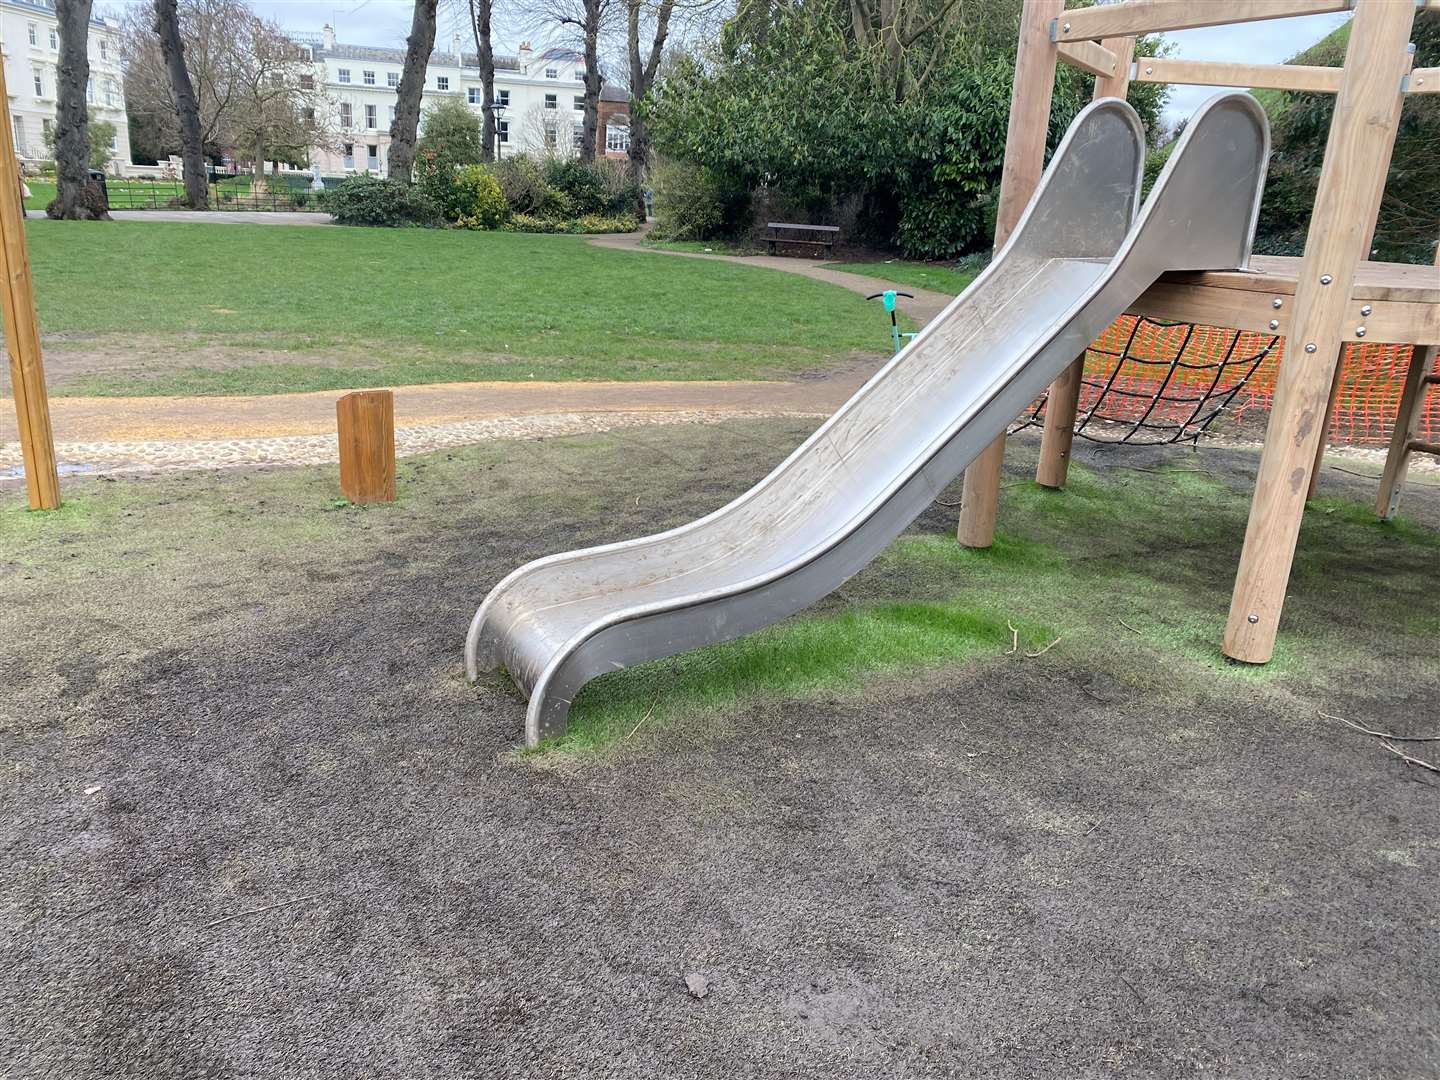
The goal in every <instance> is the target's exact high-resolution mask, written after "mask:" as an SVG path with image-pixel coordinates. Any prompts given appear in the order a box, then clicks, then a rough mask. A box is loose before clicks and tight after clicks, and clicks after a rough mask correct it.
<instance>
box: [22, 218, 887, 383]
mask: <svg viewBox="0 0 1440 1080" xmlns="http://www.w3.org/2000/svg"><path fill="white" fill-rule="evenodd" d="M27 232H28V235H29V238H30V246H31V253H32V265H33V267H34V273H35V281H36V294H37V298H38V301H39V308H40V320H41V327H42V330H43V332H44V334H45V335H46V337H47V342H46V345H47V350H48V351H49V352H50V353H54V354H60V355H61V356H62V357H63V354H64V353H65V352H67V351H70V350H80V351H82V352H83V351H84V350H86V349H87V348H95V347H100V346H104V347H105V348H106V349H108V350H110V352H111V354H112V355H111V360H112V362H111V363H109V364H107V365H105V367H106V368H107V369H108V370H103V371H100V372H99V373H89V374H86V373H85V368H84V365H79V370H78V371H77V373H76V374H75V375H74V376H72V377H69V378H61V379H60V380H59V385H58V387H57V391H58V392H59V393H72V394H73V393H82V394H111V395H113V394H187V393H188V394H236V393H272V392H281V391H286V390H328V389H338V388H342V387H349V386H360V385H392V384H406V383H418V382H440V381H455V380H467V379H530V378H535V379H743V378H783V377H787V376H790V375H794V374H796V373H798V372H801V371H808V370H814V369H816V368H821V367H824V366H826V365H830V364H838V363H844V362H848V361H849V360H851V359H852V358H853V357H854V356H855V355H856V354H857V353H866V354H869V353H873V352H874V351H875V349H876V334H875V326H874V313H873V311H871V310H870V308H869V307H867V306H866V304H865V301H864V300H863V299H862V298H860V297H858V296H855V295H853V294H851V293H849V292H847V291H846V290H843V289H837V288H835V287H833V286H830V285H825V284H823V283H820V282H816V281H811V280H808V279H806V278H803V277H799V276H796V275H790V274H783V273H777V272H774V271H769V270H761V269H756V268H754V267H747V266H735V265H731V264H726V263H722V262H710V261H707V260H701V259H656V258H653V257H650V256H647V255H644V254H637V253H634V252H627V251H614V250H607V249H603V248H600V247H595V246H592V245H590V244H588V243H586V241H585V240H584V239H583V238H581V237H571V236H535V235H525V234H512V233H469V232H456V231H436V230H407V229H345V228H339V227H328V228H319V227H300V226H297V227H289V226H278V225H277V226H266V227H264V228H247V227H245V226H244V225H224V224H206V223H191V222H158V221H156V222H114V223H111V224H106V225H95V224H93V223H88V222H50V221H31V222H29V223H28V225H27ZM125 342H128V348H126V347H125V346H124V345H123V344H122V343H125ZM117 349H122V350H123V351H133V353H134V357H135V362H134V366H133V367H131V366H130V365H129V364H127V363H125V362H124V357H123V351H122V357H121V362H120V363H118V364H117V363H114V362H113V360H114V357H113V353H114V351H116V350H117ZM257 359H258V360H259V361H260V362H257Z"/></svg>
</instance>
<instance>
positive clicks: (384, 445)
mask: <svg viewBox="0 0 1440 1080" xmlns="http://www.w3.org/2000/svg"><path fill="white" fill-rule="evenodd" d="M335 419H336V423H337V426H338V427H339V431H340V490H341V491H343V492H344V493H345V498H347V499H349V500H350V501H351V502H352V503H377V502H394V501H395V395H394V393H393V392H391V391H389V390H361V391H358V392H356V393H353V394H346V395H345V396H344V397H342V398H341V399H340V400H339V401H337V402H336V403H335Z"/></svg>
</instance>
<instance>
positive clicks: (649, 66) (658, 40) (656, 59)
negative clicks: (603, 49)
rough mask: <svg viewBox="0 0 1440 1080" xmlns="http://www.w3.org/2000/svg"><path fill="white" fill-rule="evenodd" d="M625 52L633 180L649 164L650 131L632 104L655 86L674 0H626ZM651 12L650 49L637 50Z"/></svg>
mask: <svg viewBox="0 0 1440 1080" xmlns="http://www.w3.org/2000/svg"><path fill="white" fill-rule="evenodd" d="M625 3H626V12H625V14H626V22H625V29H626V34H625V43H626V54H627V56H628V58H629V61H630V149H629V151H628V154H629V159H630V173H631V175H632V176H634V178H635V180H636V182H637V183H638V182H640V181H641V180H642V179H643V178H644V176H645V170H646V168H648V167H649V164H650V133H649V132H648V131H647V130H646V128H645V119H644V117H643V116H640V115H638V110H637V109H636V108H635V104H636V103H637V102H640V101H644V100H645V96H646V95H647V94H649V93H650V89H651V88H652V87H653V86H654V85H655V75H656V73H657V72H659V70H660V60H661V58H662V57H663V56H664V55H665V39H666V38H667V37H669V36H670V16H671V15H673V14H674V12H675V0H659V3H658V4H651V3H649V2H648V0H625ZM651 12H653V26H652V32H651V34H650V41H649V52H648V53H644V54H642V53H641V51H640V33H641V31H640V25H641V21H642V16H644V15H646V14H649V13H651ZM640 216H641V218H642V219H643V218H644V216H645V211H644V199H643V197H642V199H641V211H640Z"/></svg>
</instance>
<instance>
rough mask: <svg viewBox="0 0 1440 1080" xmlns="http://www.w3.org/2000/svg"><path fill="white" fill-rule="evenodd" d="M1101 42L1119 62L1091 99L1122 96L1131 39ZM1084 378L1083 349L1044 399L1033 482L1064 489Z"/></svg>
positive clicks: (1127, 78)
mask: <svg viewBox="0 0 1440 1080" xmlns="http://www.w3.org/2000/svg"><path fill="white" fill-rule="evenodd" d="M1101 44H1102V45H1103V46H1104V47H1105V48H1107V49H1109V50H1110V51H1111V52H1113V53H1114V54H1115V56H1116V59H1118V60H1119V63H1118V64H1117V65H1116V67H1115V74H1114V75H1112V76H1109V77H1105V76H1097V77H1096V79H1095V92H1094V93H1093V94H1091V95H1090V99H1091V100H1092V101H1099V100H1100V99H1101V98H1107V97H1118V98H1124V97H1125V94H1126V93H1127V92H1128V91H1129V89H1130V57H1131V56H1132V55H1133V54H1134V52H1135V39H1134V38H1107V39H1106V40H1105V41H1103V42H1101ZM1084 377H1085V354H1084V353H1083V352H1082V353H1081V354H1080V355H1079V356H1078V357H1077V358H1076V360H1075V362H1074V363H1073V364H1071V365H1070V366H1069V367H1068V368H1066V369H1065V370H1064V371H1063V372H1062V373H1061V375H1060V377H1059V378H1058V379H1056V380H1055V381H1054V382H1053V383H1051V384H1050V393H1049V395H1048V396H1047V397H1046V399H1045V431H1044V434H1043V436H1042V437H1041V439H1040V460H1039V462H1038V463H1037V464H1036V466H1035V482H1036V483H1037V484H1040V485H1041V486H1043V487H1048V488H1063V487H1064V486H1065V480H1066V478H1067V477H1068V476H1069V474H1070V448H1071V446H1072V445H1073V444H1074V442H1075V413H1076V411H1077V410H1078V409H1079V406H1080V386H1081V384H1082V381H1083V379H1084Z"/></svg>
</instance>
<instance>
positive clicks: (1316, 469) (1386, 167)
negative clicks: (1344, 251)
mask: <svg viewBox="0 0 1440 1080" xmlns="http://www.w3.org/2000/svg"><path fill="white" fill-rule="evenodd" d="M1411 48H1413V47H1412V46H1407V47H1406V53H1405V68H1404V74H1405V75H1408V74H1410V72H1411V70H1412V69H1413V67H1414V65H1415V53H1414V52H1412V51H1411ZM1404 107H1405V98H1404V96H1403V95H1402V96H1401V97H1399V98H1397V99H1396V100H1395V112H1394V115H1393V116H1392V117H1391V118H1390V122H1391V123H1392V124H1394V125H1395V127H1396V129H1398V127H1399V124H1400V113H1401V110H1403V109H1404ZM1394 153H1395V140H1394V139H1393V138H1392V139H1391V140H1390V145H1389V146H1387V147H1386V148H1385V152H1384V153H1383V154H1382V155H1381V156H1380V157H1379V158H1378V159H1377V160H1376V161H1375V163H1374V168H1375V169H1376V170H1377V171H1378V172H1379V173H1380V176H1381V177H1382V179H1381V181H1380V183H1379V184H1378V185H1376V186H1375V188H1374V201H1373V202H1372V203H1371V204H1370V206H1369V215H1368V220H1369V222H1370V227H1369V228H1368V229H1366V230H1365V242H1364V245H1363V247H1362V250H1363V251H1364V254H1363V255H1362V256H1360V261H1361V262H1365V261H1367V260H1368V259H1369V258H1370V253H1371V252H1372V251H1373V250H1374V249H1375V229H1376V228H1377V227H1378V226H1379V224H1380V203H1381V201H1382V200H1383V199H1384V197H1385V181H1384V179H1383V178H1384V177H1386V176H1389V175H1390V159H1391V157H1393V156H1394ZM1361 306H1362V305H1360V304H1352V305H1351V307H1350V311H1351V312H1352V316H1351V317H1352V318H1354V319H1355V320H1356V321H1357V323H1358V322H1363V321H1364V318H1363V316H1361V314H1360V308H1361ZM1344 377H1345V346H1344V345H1342V346H1340V352H1339V355H1337V356H1336V358H1335V379H1334V381H1333V382H1332V383H1331V385H1330V397H1329V400H1327V401H1326V403H1325V422H1324V423H1323V424H1322V425H1321V427H1320V445H1319V446H1317V447H1316V448H1315V462H1314V464H1313V465H1312V466H1311V469H1310V484H1309V486H1308V487H1307V488H1306V489H1305V501H1306V502H1309V501H1310V500H1311V499H1313V498H1315V492H1316V491H1318V490H1319V488H1320V469H1321V467H1322V466H1323V465H1324V464H1325V451H1326V450H1328V449H1329V448H1330V427H1331V425H1332V424H1333V423H1334V422H1335V405H1336V402H1337V399H1338V398H1339V397H1340V382H1341V380H1342V379H1344Z"/></svg>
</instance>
